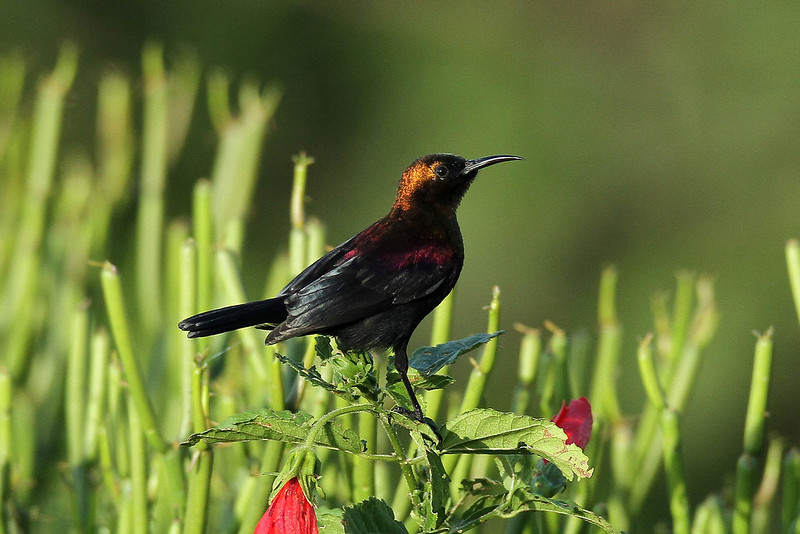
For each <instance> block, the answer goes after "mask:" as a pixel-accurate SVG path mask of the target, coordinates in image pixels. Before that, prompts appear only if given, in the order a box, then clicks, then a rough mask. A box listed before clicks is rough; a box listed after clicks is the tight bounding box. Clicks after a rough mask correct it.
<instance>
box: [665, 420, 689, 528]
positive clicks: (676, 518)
mask: <svg viewBox="0 0 800 534" xmlns="http://www.w3.org/2000/svg"><path fill="white" fill-rule="evenodd" d="M661 430H662V433H663V435H664V470H665V471H666V473H667V482H668V485H669V494H670V496H669V508H670V511H671V513H672V532H673V533H674V534H689V528H690V525H691V514H690V511H689V498H688V497H687V494H686V480H685V478H684V473H683V460H682V455H681V451H680V426H679V422H678V414H677V413H676V412H675V411H673V410H671V409H669V408H668V407H665V408H664V409H663V410H662V412H661Z"/></svg>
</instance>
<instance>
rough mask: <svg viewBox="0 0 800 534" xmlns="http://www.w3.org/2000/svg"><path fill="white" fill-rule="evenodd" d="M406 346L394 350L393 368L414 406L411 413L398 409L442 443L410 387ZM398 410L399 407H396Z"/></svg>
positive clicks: (433, 424) (432, 422)
mask: <svg viewBox="0 0 800 534" xmlns="http://www.w3.org/2000/svg"><path fill="white" fill-rule="evenodd" d="M407 350H408V349H407V348H406V344H405V343H403V345H402V346H398V347H395V348H394V368H395V369H396V370H397V372H398V374H400V379H401V380H402V381H403V385H404V386H405V387H406V391H408V396H409V397H410V398H411V404H412V406H414V410H413V411H408V410H405V409H403V408H401V409H400V411H401V412H403V413H404V414H405V415H408V416H409V417H411V418H412V419H414V420H415V421H419V422H420V423H425V424H426V425H428V426H429V427H430V429H431V430H433V433H434V434H436V437H437V438H439V442H440V443H441V441H442V435H441V434H440V433H439V429H438V428H436V423H434V421H433V419H431V418H430V417H425V415H424V414H423V413H422V407H421V406H420V405H419V401H418V400H417V395H416V394H415V393H414V388H413V387H412V386H411V381H410V380H409V379H408V352H407ZM398 408H400V407H398Z"/></svg>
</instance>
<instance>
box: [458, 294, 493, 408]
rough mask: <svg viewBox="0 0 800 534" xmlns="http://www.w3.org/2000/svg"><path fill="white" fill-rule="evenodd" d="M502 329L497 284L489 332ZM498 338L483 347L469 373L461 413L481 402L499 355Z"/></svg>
mask: <svg viewBox="0 0 800 534" xmlns="http://www.w3.org/2000/svg"><path fill="white" fill-rule="evenodd" d="M499 329H500V288H499V287H497V286H495V287H494V288H493V289H492V301H491V303H490V304H489V324H488V326H487V329H486V331H487V332H497V331H498V330H499ZM498 342H499V341H498V338H496V337H495V338H493V339H492V340H490V341H489V342H488V343H486V345H485V346H484V348H483V353H482V354H481V359H480V362H479V363H477V364H476V365H473V367H472V372H471V373H470V375H469V381H468V382H467V385H466V387H465V391H466V392H465V394H464V398H463V400H462V401H461V408H460V413H464V412H467V411H469V410H472V409H473V408H477V407H478V405H479V404H480V400H481V397H482V396H483V390H484V388H485V387H486V380H487V379H488V378H489V373H490V372H491V370H492V367H494V360H495V358H496V356H497V344H498Z"/></svg>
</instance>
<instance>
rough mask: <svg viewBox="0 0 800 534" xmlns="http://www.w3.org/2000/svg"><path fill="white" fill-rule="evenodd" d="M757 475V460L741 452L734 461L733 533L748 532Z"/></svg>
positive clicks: (741, 533) (745, 533) (746, 533)
mask: <svg viewBox="0 0 800 534" xmlns="http://www.w3.org/2000/svg"><path fill="white" fill-rule="evenodd" d="M757 477H758V460H757V459H756V458H754V457H752V456H751V455H749V454H748V453H746V452H745V453H742V455H741V456H739V460H738V461H737V462H736V489H735V490H734V497H733V522H732V532H733V534H749V533H750V517H751V516H752V514H753V493H754V492H755V488H756V480H757Z"/></svg>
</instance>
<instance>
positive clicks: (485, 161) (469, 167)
mask: <svg viewBox="0 0 800 534" xmlns="http://www.w3.org/2000/svg"><path fill="white" fill-rule="evenodd" d="M518 159H523V158H521V157H519V156H508V155H501V156H486V157H484V158H478V159H469V160H467V164H466V166H465V167H464V170H463V171H461V172H462V174H468V173H471V172H477V171H479V170H481V169H482V168H484V167H488V166H489V165H494V164H495V163H503V162H504V161H514V160H518Z"/></svg>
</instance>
